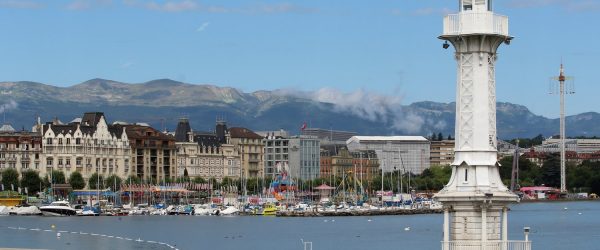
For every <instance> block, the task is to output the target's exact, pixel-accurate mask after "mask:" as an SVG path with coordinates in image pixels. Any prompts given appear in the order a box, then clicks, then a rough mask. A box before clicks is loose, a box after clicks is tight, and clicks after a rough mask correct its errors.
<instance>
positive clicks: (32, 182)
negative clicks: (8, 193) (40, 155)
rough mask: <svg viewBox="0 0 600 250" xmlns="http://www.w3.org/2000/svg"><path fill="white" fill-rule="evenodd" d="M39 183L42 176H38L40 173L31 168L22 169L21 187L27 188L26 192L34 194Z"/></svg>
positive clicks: (38, 187) (37, 189) (38, 189)
mask: <svg viewBox="0 0 600 250" xmlns="http://www.w3.org/2000/svg"><path fill="white" fill-rule="evenodd" d="M41 184H42V178H40V174H39V173H38V172H37V171H35V170H32V169H29V170H25V171H23V173H22V177H21V188H23V189H25V188H27V192H28V194H36V193H37V192H39V191H40V186H41Z"/></svg>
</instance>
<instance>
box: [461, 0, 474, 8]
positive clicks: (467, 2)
mask: <svg viewBox="0 0 600 250" xmlns="http://www.w3.org/2000/svg"><path fill="white" fill-rule="evenodd" d="M463 10H473V0H463Z"/></svg>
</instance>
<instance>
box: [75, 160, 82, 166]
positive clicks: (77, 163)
mask: <svg viewBox="0 0 600 250" xmlns="http://www.w3.org/2000/svg"><path fill="white" fill-rule="evenodd" d="M75 164H76V165H77V166H81V158H77V159H76V160H75Z"/></svg>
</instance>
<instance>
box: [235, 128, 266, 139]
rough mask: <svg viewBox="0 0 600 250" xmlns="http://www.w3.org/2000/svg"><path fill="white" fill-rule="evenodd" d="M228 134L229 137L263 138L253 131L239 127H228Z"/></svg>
mask: <svg viewBox="0 0 600 250" xmlns="http://www.w3.org/2000/svg"><path fill="white" fill-rule="evenodd" d="M229 134H230V135H231V138H247V139H263V137H262V136H260V135H258V134H257V133H254V131H252V130H250V129H247V128H241V127H236V128H230V129H229Z"/></svg>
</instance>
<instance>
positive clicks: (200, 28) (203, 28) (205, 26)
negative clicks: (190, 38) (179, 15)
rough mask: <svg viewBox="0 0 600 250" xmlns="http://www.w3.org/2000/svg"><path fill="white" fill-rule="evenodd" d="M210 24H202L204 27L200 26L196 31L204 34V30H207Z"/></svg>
mask: <svg viewBox="0 0 600 250" xmlns="http://www.w3.org/2000/svg"><path fill="white" fill-rule="evenodd" d="M209 24H210V23H209V22H204V23H202V25H200V27H198V28H197V29H196V31H197V32H202V31H204V30H205V29H206V28H207V27H208V25H209Z"/></svg>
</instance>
